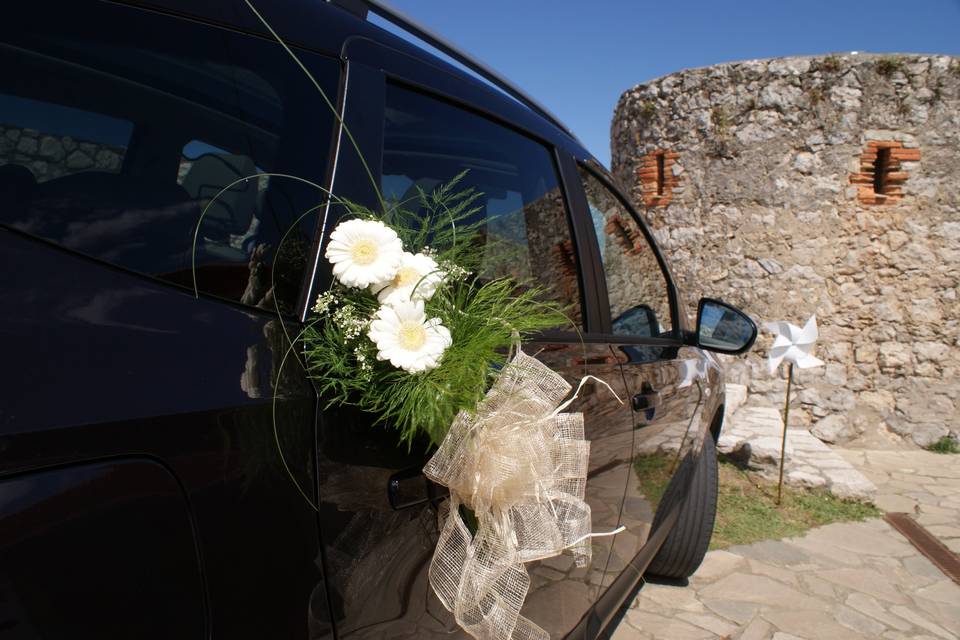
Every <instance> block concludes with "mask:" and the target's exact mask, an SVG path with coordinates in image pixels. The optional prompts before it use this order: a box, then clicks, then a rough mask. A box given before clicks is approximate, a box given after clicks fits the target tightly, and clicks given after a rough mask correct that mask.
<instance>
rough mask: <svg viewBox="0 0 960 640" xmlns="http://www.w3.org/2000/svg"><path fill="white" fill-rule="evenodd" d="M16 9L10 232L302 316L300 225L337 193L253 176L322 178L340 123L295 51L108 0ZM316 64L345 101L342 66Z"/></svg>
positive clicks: (5, 181)
mask: <svg viewBox="0 0 960 640" xmlns="http://www.w3.org/2000/svg"><path fill="white" fill-rule="evenodd" d="M40 4H43V3H40ZM15 13H17V14H18V17H19V18H22V20H23V22H21V20H19V19H11V20H8V21H4V22H5V24H4V25H3V26H0V42H3V43H5V44H6V45H7V46H4V47H3V48H2V53H0V59H2V60H3V62H4V68H6V69H7V70H8V73H4V74H3V76H2V78H0V127H2V130H0V202H2V205H3V206H2V207H0V224H2V225H6V226H8V227H11V228H14V229H18V230H20V231H22V232H25V233H29V234H32V235H35V236H38V237H40V238H43V239H45V240H48V241H50V242H53V243H56V244H58V245H60V246H63V247H66V248H68V249H71V250H74V251H77V252H80V253H83V254H86V255H89V256H92V257H94V258H98V259H100V260H104V261H106V262H109V263H111V264H114V265H116V266H120V267H123V268H126V269H129V270H131V271H135V272H139V273H143V274H146V275H150V276H154V277H158V278H161V279H163V280H167V281H169V282H172V283H175V284H178V285H182V286H186V287H190V288H192V287H193V277H194V275H196V280H197V286H198V288H199V289H200V290H201V291H204V292H207V293H210V294H213V295H216V296H219V297H222V298H226V299H229V300H233V301H238V302H243V303H245V304H249V305H253V306H260V307H264V308H268V309H271V310H273V309H274V308H275V307H274V304H275V301H276V302H279V305H280V308H281V309H282V310H283V311H292V310H293V308H294V307H295V305H296V303H297V302H298V299H299V295H300V289H301V283H302V280H303V275H304V269H305V264H306V256H307V254H308V253H309V248H310V245H311V244H312V241H313V236H314V229H315V228H316V223H317V217H316V216H307V217H305V218H304V219H303V220H301V221H299V222H298V219H299V218H300V216H301V214H302V213H303V212H304V211H306V210H307V209H309V208H310V207H313V206H316V205H317V204H319V203H320V202H321V201H322V200H323V194H322V193H321V192H319V191H318V190H316V189H313V188H309V187H306V186H305V185H303V184H301V183H295V182H294V181H291V180H282V179H267V178H254V179H252V180H247V181H244V180H243V178H246V177H248V176H251V175H253V174H256V173H262V172H281V173H286V174H291V175H295V176H298V177H302V178H306V179H310V180H312V181H314V182H318V183H319V182H322V180H323V176H324V173H325V161H326V158H327V151H326V150H327V149H328V148H329V144H330V140H331V137H332V132H333V116H332V114H330V113H329V110H328V109H326V108H325V107H324V105H323V102H322V100H321V99H320V96H319V95H318V94H317V91H316V89H315V88H314V87H313V86H312V85H311V83H310V80H309V79H308V78H307V77H306V76H305V75H304V74H303V72H302V71H301V70H300V69H298V68H297V67H296V65H295V64H294V63H293V62H292V61H291V60H290V58H289V56H288V55H287V54H286V53H285V52H284V51H283V50H282V48H281V47H280V46H279V45H277V44H275V43H270V42H265V41H262V40H259V39H254V38H249V37H246V36H242V35H239V34H233V33H230V32H228V31H225V30H221V29H214V28H212V27H207V26H205V25H201V24H198V23H194V22H189V21H185V20H181V19H178V18H174V17H170V16H162V15H159V14H155V13H151V12H146V11H142V10H134V9H130V8H127V7H120V6H117V5H110V4H109V3H97V2H84V1H79V2H74V3H67V4H66V5H62V6H60V5H58V7H57V9H56V10H55V11H47V12H46V14H47V15H44V16H43V19H42V20H41V19H39V17H40V13H42V11H41V10H40V9H35V8H30V7H20V8H17V9H16V11H15ZM21 13H22V14H23V15H22V16H19V14H21ZM33 14H37V15H33ZM18 23H31V24H37V25H43V28H42V29H41V28H37V29H18V28H17V27H16V24H18ZM78 25H82V28H81V27H80V26H78ZM303 57H304V58H305V59H307V60H308V65H309V67H310V69H311V72H312V73H313V75H314V76H315V77H316V78H317V80H318V81H319V82H320V83H321V85H322V86H324V87H325V89H326V90H327V91H328V92H330V93H331V95H334V94H335V93H336V90H337V89H336V87H337V79H338V77H339V71H340V66H339V63H337V62H336V61H334V60H332V59H327V58H322V57H320V56H315V55H312V54H308V53H304V54H303ZM37 78H43V79H44V81H43V82H37V81H36V79H37ZM221 191H223V193H222V195H220V196H219V197H217V199H216V201H215V202H214V201H213V200H214V197H215V196H217V194H218V193H220V192H221ZM208 205H209V206H208ZM205 209H206V212H205V213H204V211H205ZM288 230H290V233H289V234H287V238H286V239H285V240H284V242H283V245H282V246H281V245H280V241H281V238H283V236H284V234H286V233H287V231H288ZM195 234H196V239H195V238H194V236H195ZM194 258H195V260H196V269H195V270H194V268H193V260H194Z"/></svg>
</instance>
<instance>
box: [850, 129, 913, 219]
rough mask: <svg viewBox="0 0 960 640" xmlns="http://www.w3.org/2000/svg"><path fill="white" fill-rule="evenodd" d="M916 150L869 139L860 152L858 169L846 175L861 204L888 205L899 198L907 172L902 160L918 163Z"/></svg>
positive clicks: (907, 175) (899, 144)
mask: <svg viewBox="0 0 960 640" xmlns="http://www.w3.org/2000/svg"><path fill="white" fill-rule="evenodd" d="M919 161H920V149H916V148H909V149H908V148H906V147H904V146H903V143H901V142H895V141H893V140H870V141H869V142H867V146H866V148H865V149H864V150H863V152H862V153H861V154H860V163H859V164H860V166H859V169H860V170H859V171H858V172H856V173H851V174H850V183H851V184H853V185H856V187H857V199H858V200H859V201H860V203H861V204H890V203H892V202H896V201H897V200H899V199H900V198H901V197H903V184H904V183H905V182H906V181H907V178H909V177H910V174H909V173H907V172H906V171H904V170H903V165H902V163H904V162H919Z"/></svg>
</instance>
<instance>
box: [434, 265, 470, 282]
mask: <svg viewBox="0 0 960 640" xmlns="http://www.w3.org/2000/svg"><path fill="white" fill-rule="evenodd" d="M440 268H441V269H442V270H443V272H444V274H445V275H446V276H447V279H449V280H452V281H456V280H464V279H465V278H466V277H467V276H468V275H470V272H469V271H467V270H466V269H464V268H463V267H461V266H460V265H458V264H456V263H455V262H451V261H450V260H444V261H443V262H442V263H440Z"/></svg>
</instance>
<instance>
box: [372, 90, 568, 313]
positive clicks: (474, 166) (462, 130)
mask: <svg viewBox="0 0 960 640" xmlns="http://www.w3.org/2000/svg"><path fill="white" fill-rule="evenodd" d="M463 171H466V175H465V177H464V178H463V183H462V184H463V185H464V186H465V187H472V188H474V189H476V190H477V191H478V192H480V193H481V194H482V196H481V197H480V199H479V200H478V201H477V203H476V205H477V206H479V207H480V212H479V214H478V215H479V216H480V220H479V221H481V222H482V226H481V238H482V239H481V243H482V244H481V247H480V248H479V250H480V251H482V262H481V264H482V267H481V269H480V274H479V275H480V277H481V278H482V279H492V278H498V277H503V276H510V277H513V278H515V279H517V280H519V281H521V282H523V283H524V284H525V285H526V286H537V287H541V288H543V289H544V290H545V292H546V293H545V298H547V299H549V300H552V301H556V302H559V303H561V304H563V305H565V306H567V307H568V315H570V316H571V319H574V320H575V321H576V322H580V317H581V306H580V290H579V284H578V275H577V262H576V253H575V251H574V247H573V242H572V239H571V235H570V226H569V222H568V216H567V207H566V202H565V200H564V197H563V194H562V192H561V189H560V184H559V182H558V179H557V171H556V166H555V164H554V161H553V158H552V156H551V154H550V152H549V151H548V150H547V148H546V147H544V146H543V145H541V144H540V143H538V142H535V141H533V140H531V139H529V138H527V137H526V136H523V135H521V134H519V133H516V132H514V131H512V130H510V129H507V128H505V127H502V126H500V125H498V124H496V123H494V122H492V121H490V120H488V119H486V118H484V117H481V116H479V115H476V114H473V113H471V112H468V111H466V110H463V109H460V108H457V107H455V106H453V105H450V104H448V103H445V102H442V101H440V100H437V99H434V98H431V97H428V96H425V95H423V94H420V93H417V92H414V91H410V90H407V89H403V88H401V87H397V86H393V85H388V87H387V93H386V122H385V128H384V149H383V178H382V184H381V189H382V191H383V196H384V198H385V199H386V200H388V201H392V202H403V203H405V206H406V207H407V208H412V209H417V207H418V205H417V201H416V196H417V192H418V191H417V190H418V189H423V190H425V191H427V192H429V191H432V190H433V189H435V188H436V187H438V186H440V185H442V184H444V183H446V182H448V181H449V180H451V179H452V178H454V177H455V176H456V175H458V174H459V173H461V172H463ZM559 328H560V329H563V328H564V327H559ZM566 329H568V330H570V329H571V327H566Z"/></svg>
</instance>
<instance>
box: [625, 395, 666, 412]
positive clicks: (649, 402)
mask: <svg viewBox="0 0 960 640" xmlns="http://www.w3.org/2000/svg"><path fill="white" fill-rule="evenodd" d="M660 401H661V398H660V392H659V391H650V392H647V393H638V394H637V395H635V396H633V402H632V404H633V410H634V411H647V410H650V409H654V410H656V409H657V408H658V407H659V406H660Z"/></svg>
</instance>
